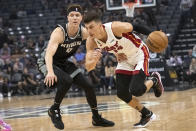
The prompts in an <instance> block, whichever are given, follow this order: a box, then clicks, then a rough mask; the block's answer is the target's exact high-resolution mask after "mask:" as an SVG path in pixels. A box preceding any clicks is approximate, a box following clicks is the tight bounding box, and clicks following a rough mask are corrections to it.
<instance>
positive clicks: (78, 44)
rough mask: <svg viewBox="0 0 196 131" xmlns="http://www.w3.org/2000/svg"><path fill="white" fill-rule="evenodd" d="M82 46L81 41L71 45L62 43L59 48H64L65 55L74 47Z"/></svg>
mask: <svg viewBox="0 0 196 131" xmlns="http://www.w3.org/2000/svg"><path fill="white" fill-rule="evenodd" d="M81 44H82V42H81V41H74V42H72V43H68V44H67V43H63V44H61V45H60V46H61V47H63V48H66V53H70V52H71V51H72V50H73V48H74V47H76V46H80V45H81Z"/></svg>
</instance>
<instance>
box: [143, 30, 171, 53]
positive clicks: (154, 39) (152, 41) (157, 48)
mask: <svg viewBox="0 0 196 131" xmlns="http://www.w3.org/2000/svg"><path fill="white" fill-rule="evenodd" d="M146 44H147V46H148V48H149V49H150V50H151V51H152V52H156V53H160V52H162V51H163V50H164V49H165V48H166V47H167V46H168V38H167V35H166V34H165V33H164V32H162V31H154V32H152V33H150V35H149V36H148V38H147V40H146Z"/></svg>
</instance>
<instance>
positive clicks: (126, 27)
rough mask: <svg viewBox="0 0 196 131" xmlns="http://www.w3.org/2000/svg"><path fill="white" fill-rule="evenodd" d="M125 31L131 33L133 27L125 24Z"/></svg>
mask: <svg viewBox="0 0 196 131" xmlns="http://www.w3.org/2000/svg"><path fill="white" fill-rule="evenodd" d="M125 30H126V32H132V31H133V25H132V24H131V23H126V25H125Z"/></svg>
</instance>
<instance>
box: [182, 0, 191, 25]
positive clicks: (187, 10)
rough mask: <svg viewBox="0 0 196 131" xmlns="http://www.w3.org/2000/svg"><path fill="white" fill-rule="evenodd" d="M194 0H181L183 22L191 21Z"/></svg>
mask: <svg viewBox="0 0 196 131" xmlns="http://www.w3.org/2000/svg"><path fill="white" fill-rule="evenodd" d="M192 6H193V4H192V0H181V3H180V9H181V11H182V22H183V23H185V22H186V21H190V18H191V8H192Z"/></svg>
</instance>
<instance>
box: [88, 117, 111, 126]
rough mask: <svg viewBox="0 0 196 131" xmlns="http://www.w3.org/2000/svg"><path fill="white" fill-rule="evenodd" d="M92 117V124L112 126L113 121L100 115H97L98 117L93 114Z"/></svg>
mask: <svg viewBox="0 0 196 131" xmlns="http://www.w3.org/2000/svg"><path fill="white" fill-rule="evenodd" d="M92 119H93V121H92V124H93V125H94V126H103V127H110V126H114V122H112V121H109V120H106V119H104V118H102V116H101V115H99V116H98V117H95V116H93V117H92Z"/></svg>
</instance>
